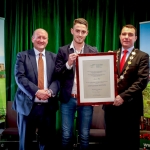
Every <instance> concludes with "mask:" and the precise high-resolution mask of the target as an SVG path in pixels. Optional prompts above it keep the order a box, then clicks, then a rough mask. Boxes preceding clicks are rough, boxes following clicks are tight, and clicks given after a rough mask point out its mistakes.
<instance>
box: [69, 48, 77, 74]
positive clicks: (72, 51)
mask: <svg viewBox="0 0 150 150" xmlns="http://www.w3.org/2000/svg"><path fill="white" fill-rule="evenodd" d="M72 53H74V49H73V48H71V49H70V45H69V46H68V57H69V54H72ZM75 69H76V63H75V61H74V63H73V73H75Z"/></svg>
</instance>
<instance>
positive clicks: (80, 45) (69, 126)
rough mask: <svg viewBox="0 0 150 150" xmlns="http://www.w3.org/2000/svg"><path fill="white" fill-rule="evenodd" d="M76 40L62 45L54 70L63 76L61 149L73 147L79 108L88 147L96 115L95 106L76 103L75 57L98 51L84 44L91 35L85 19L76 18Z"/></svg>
mask: <svg viewBox="0 0 150 150" xmlns="http://www.w3.org/2000/svg"><path fill="white" fill-rule="evenodd" d="M71 34H72V35H73V41H72V43H71V44H69V45H65V46H63V47H60V48H59V51H58V54H57V58H56V68H55V72H56V74H57V76H58V77H59V78H60V82H61V89H60V94H59V96H60V101H61V106H60V109H61V120H62V149H63V150H71V149H72V143H71V139H72V134H73V124H74V117H75V112H76V108H77V110H78V120H79V137H80V150H86V149H88V145H89V130H90V125H91V120H92V114H93V106H90V105H89V106H78V105H77V84H76V72H75V60H76V57H77V56H78V54H79V53H97V49H96V48H94V47H92V46H90V45H87V44H85V42H84V40H85V38H86V36H87V35H88V22H87V21H86V20H85V19H83V18H78V19H75V20H74V22H73V28H71Z"/></svg>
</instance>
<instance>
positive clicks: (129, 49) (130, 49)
mask: <svg viewBox="0 0 150 150" xmlns="http://www.w3.org/2000/svg"><path fill="white" fill-rule="evenodd" d="M133 49H134V46H132V47H130V48H128V49H127V50H128V52H129V53H131V51H132V50H133ZM124 50H125V49H124V48H123V47H122V52H123V51H124Z"/></svg>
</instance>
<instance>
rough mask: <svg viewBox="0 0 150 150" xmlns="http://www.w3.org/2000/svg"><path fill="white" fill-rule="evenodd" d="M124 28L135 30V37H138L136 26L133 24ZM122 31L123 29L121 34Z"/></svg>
mask: <svg viewBox="0 0 150 150" xmlns="http://www.w3.org/2000/svg"><path fill="white" fill-rule="evenodd" d="M123 28H130V29H132V28H133V29H134V30H135V36H137V29H136V28H135V26H133V25H132V24H127V25H124V26H123V27H122V29H123ZM122 29H121V32H122Z"/></svg>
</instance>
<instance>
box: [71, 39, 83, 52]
mask: <svg viewBox="0 0 150 150" xmlns="http://www.w3.org/2000/svg"><path fill="white" fill-rule="evenodd" d="M84 45H85V43H84V44H83V47H82V49H81V52H82V53H83V50H84ZM71 48H73V49H74V52H75V51H76V49H75V47H74V45H73V41H72V42H71V45H70V48H69V49H71Z"/></svg>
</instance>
